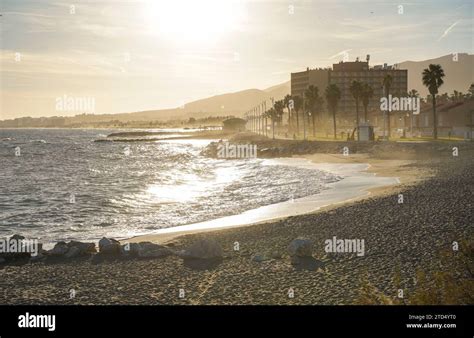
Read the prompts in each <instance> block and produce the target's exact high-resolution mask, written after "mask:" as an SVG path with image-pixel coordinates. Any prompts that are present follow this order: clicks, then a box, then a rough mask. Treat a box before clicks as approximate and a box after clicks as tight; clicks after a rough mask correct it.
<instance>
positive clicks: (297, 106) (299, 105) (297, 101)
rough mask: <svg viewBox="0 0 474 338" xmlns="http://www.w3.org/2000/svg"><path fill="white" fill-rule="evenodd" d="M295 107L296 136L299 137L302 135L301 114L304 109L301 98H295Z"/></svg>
mask: <svg viewBox="0 0 474 338" xmlns="http://www.w3.org/2000/svg"><path fill="white" fill-rule="evenodd" d="M293 105H294V109H295V112H296V114H295V115H296V135H298V134H299V133H300V120H299V112H300V110H301V108H302V107H303V99H302V98H301V97H300V96H295V97H293Z"/></svg>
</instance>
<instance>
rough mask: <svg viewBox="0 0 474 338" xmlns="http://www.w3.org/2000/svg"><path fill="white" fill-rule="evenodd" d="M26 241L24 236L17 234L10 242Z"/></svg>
mask: <svg viewBox="0 0 474 338" xmlns="http://www.w3.org/2000/svg"><path fill="white" fill-rule="evenodd" d="M24 239H25V237H24V236H22V235H18V234H15V235H13V236H12V237H10V240H15V241H22V240H24Z"/></svg>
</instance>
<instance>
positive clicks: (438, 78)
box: [422, 64, 445, 140]
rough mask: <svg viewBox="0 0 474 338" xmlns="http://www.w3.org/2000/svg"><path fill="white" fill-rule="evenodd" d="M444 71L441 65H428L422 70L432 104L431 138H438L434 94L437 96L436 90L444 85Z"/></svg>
mask: <svg viewBox="0 0 474 338" xmlns="http://www.w3.org/2000/svg"><path fill="white" fill-rule="evenodd" d="M443 77H445V75H444V70H443V68H441V65H434V64H430V65H429V66H428V68H426V69H425V70H423V73H422V80H423V84H424V85H425V87H427V88H428V90H429V92H430V94H431V99H432V102H433V138H434V139H435V140H436V139H437V138H438V117H437V116H436V94H438V88H439V87H441V86H442V85H443V83H444V81H443Z"/></svg>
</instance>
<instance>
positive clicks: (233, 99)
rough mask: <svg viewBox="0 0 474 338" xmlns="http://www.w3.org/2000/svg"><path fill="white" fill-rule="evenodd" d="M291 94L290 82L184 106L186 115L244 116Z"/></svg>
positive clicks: (210, 98)
mask: <svg viewBox="0 0 474 338" xmlns="http://www.w3.org/2000/svg"><path fill="white" fill-rule="evenodd" d="M289 93H290V81H287V82H284V83H281V84H279V85H276V86H272V87H270V88H267V89H263V90H260V89H247V90H242V91H238V92H234V93H229V94H222V95H216V96H212V97H209V98H206V99H202V100H197V101H194V102H190V103H187V104H185V105H184V109H183V110H184V115H186V116H193V117H197V118H199V117H205V116H209V115H214V114H219V115H236V116H238V115H242V114H244V113H245V112H247V111H248V110H250V109H252V108H253V107H255V106H256V105H258V104H260V103H262V102H263V101H265V100H267V101H268V102H270V99H271V98H272V97H273V98H274V99H275V100H280V99H282V98H284V97H285V95H287V94H289Z"/></svg>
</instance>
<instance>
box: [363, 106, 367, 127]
mask: <svg viewBox="0 0 474 338" xmlns="http://www.w3.org/2000/svg"><path fill="white" fill-rule="evenodd" d="M364 122H365V123H367V106H366V105H365V104H364Z"/></svg>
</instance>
